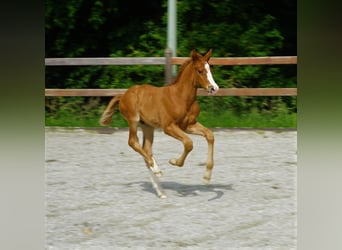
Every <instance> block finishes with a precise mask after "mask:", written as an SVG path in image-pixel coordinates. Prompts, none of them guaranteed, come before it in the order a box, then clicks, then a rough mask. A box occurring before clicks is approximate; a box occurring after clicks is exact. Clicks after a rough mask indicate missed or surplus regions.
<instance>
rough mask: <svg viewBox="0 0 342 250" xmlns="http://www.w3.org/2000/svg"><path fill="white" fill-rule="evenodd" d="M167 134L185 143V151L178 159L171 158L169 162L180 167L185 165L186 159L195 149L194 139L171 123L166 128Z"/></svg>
mask: <svg viewBox="0 0 342 250" xmlns="http://www.w3.org/2000/svg"><path fill="white" fill-rule="evenodd" d="M164 132H165V134H167V135H169V136H172V137H173V138H175V139H177V140H180V141H181V142H182V143H183V145H184V151H183V153H182V155H181V156H180V157H179V158H178V159H171V160H169V163H170V164H172V165H175V166H178V167H182V166H183V165H184V161H185V159H186V157H187V156H188V154H189V153H190V151H191V150H192V149H193V143H192V140H191V139H190V138H189V137H188V136H187V135H186V134H185V133H184V131H183V130H181V129H180V128H179V127H178V126H177V125H176V124H171V125H169V126H167V127H166V128H164Z"/></svg>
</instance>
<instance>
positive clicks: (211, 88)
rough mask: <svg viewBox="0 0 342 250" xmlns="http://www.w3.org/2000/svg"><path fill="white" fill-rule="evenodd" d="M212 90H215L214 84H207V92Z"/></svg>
mask: <svg viewBox="0 0 342 250" xmlns="http://www.w3.org/2000/svg"><path fill="white" fill-rule="evenodd" d="M213 91H215V88H214V86H213V85H209V86H208V92H209V93H212V92H213Z"/></svg>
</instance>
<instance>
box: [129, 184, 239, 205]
mask: <svg viewBox="0 0 342 250" xmlns="http://www.w3.org/2000/svg"><path fill="white" fill-rule="evenodd" d="M136 184H139V185H140V186H141V187H142V191H145V192H149V193H153V194H156V191H155V190H154V188H153V186H152V183H151V182H147V181H146V182H135V183H129V184H128V186H131V185H136ZM161 186H162V188H163V189H164V190H165V192H166V193H167V190H171V191H173V192H176V193H177V195H178V196H182V197H186V196H198V195H199V194H200V193H202V192H209V193H214V194H215V196H213V197H212V198H210V199H208V201H212V200H216V199H220V198H221V197H222V196H223V195H224V193H225V191H231V190H233V185H232V184H225V185H223V184H209V185H205V184H198V185H191V184H183V183H177V182H170V181H166V182H161Z"/></svg>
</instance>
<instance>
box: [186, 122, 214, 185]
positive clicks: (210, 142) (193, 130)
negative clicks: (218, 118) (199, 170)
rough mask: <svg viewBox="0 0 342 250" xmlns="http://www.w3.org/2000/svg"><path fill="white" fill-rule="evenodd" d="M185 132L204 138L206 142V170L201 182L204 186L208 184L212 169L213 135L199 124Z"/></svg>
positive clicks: (191, 126) (189, 127) (190, 126)
mask: <svg viewBox="0 0 342 250" xmlns="http://www.w3.org/2000/svg"><path fill="white" fill-rule="evenodd" d="M186 132H187V133H189V134H195V135H201V136H204V137H205V139H206V140H207V142H208V157H207V162H206V167H207V169H206V172H205V174H204V176H203V180H204V182H205V183H206V184H209V182H210V179H211V173H212V170H213V167H214V140H215V138H214V134H213V132H212V131H211V130H210V129H208V128H206V127H204V126H203V125H202V124H200V123H199V122H196V123H194V124H192V125H189V126H188V127H187V129H186Z"/></svg>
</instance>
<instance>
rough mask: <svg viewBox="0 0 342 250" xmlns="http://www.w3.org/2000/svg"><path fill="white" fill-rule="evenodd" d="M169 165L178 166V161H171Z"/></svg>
mask: <svg viewBox="0 0 342 250" xmlns="http://www.w3.org/2000/svg"><path fill="white" fill-rule="evenodd" d="M169 163H170V164H171V165H174V166H177V159H170V160H169Z"/></svg>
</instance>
